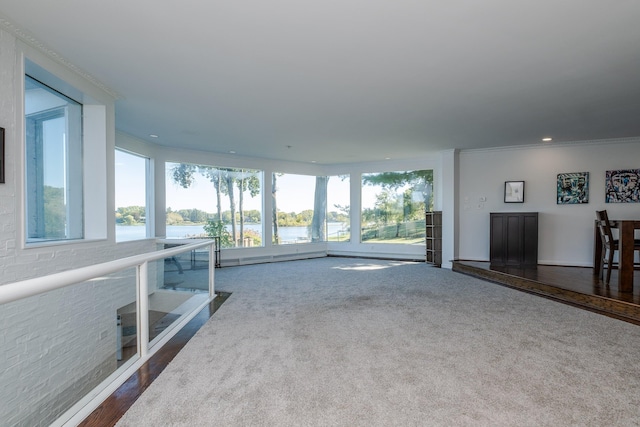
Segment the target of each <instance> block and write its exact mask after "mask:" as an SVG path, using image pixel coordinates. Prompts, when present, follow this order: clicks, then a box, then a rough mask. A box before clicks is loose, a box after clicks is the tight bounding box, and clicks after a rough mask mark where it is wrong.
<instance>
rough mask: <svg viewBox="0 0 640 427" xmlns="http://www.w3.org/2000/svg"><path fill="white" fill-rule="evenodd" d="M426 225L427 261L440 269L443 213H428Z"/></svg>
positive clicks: (426, 214)
mask: <svg viewBox="0 0 640 427" xmlns="http://www.w3.org/2000/svg"><path fill="white" fill-rule="evenodd" d="M425 225H426V236H425V244H426V247H427V254H426V255H427V258H426V261H427V263H429V264H433V265H435V266H436V267H440V266H441V265H442V211H431V212H426V213H425Z"/></svg>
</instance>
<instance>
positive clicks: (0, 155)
mask: <svg viewBox="0 0 640 427" xmlns="http://www.w3.org/2000/svg"><path fill="white" fill-rule="evenodd" d="M0 184H4V128H0Z"/></svg>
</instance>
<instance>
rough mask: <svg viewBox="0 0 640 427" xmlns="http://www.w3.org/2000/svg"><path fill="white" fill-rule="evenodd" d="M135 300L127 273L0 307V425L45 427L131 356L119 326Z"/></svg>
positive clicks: (132, 277)
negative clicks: (120, 316)
mask: <svg viewBox="0 0 640 427" xmlns="http://www.w3.org/2000/svg"><path fill="white" fill-rule="evenodd" d="M135 299H136V269H135V268H129V269H126V270H122V271H120V272H117V273H113V274H110V275H107V276H103V277H99V278H96V279H93V280H91V281H88V282H83V283H78V284H75V285H71V286H67V287H64V288H60V289H56V290H54V291H50V292H46V293H43V294H40V295H36V296H32V297H28V298H24V299H21V300H18V301H14V302H10V303H6V304H2V305H0V348H2V351H0V384H2V387H0V402H2V405H0V420H3V421H2V422H0V424H3V425H4V423H7V425H17V426H32V425H49V424H50V423H52V422H53V421H55V420H56V419H57V418H58V417H59V416H60V415H62V414H63V413H64V412H65V411H67V410H68V409H69V408H71V407H72V406H73V405H74V404H76V403H77V402H78V401H79V400H81V399H82V398H83V397H84V396H85V395H86V394H87V393H89V392H90V391H91V390H92V389H94V388H95V387H97V386H98V385H100V384H101V383H102V382H103V381H104V380H105V379H106V378H107V377H109V376H110V375H112V374H114V373H115V372H116V371H117V370H118V369H119V367H120V366H122V364H123V363H125V362H126V361H127V360H132V358H136V357H137V354H138V349H137V345H136V342H135V339H133V340H131V341H130V340H128V339H127V338H126V332H124V329H125V328H126V326H124V321H122V318H121V319H120V321H121V324H119V320H118V315H119V314H120V311H121V308H122V307H126V306H128V305H129V304H131V303H134V304H135ZM121 332H122V334H121ZM122 369H125V368H124V367H123V368H122Z"/></svg>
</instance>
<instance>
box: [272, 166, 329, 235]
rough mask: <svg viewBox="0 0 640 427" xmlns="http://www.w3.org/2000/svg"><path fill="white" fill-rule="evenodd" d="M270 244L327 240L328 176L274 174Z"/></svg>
mask: <svg viewBox="0 0 640 427" xmlns="http://www.w3.org/2000/svg"><path fill="white" fill-rule="evenodd" d="M272 180H273V195H272V196H273V216H272V221H273V223H272V225H273V243H274V244H277V245H278V244H290V243H309V242H324V241H326V240H327V184H328V182H329V177H327V176H309V175H294V174H287V173H274V174H273V175H272Z"/></svg>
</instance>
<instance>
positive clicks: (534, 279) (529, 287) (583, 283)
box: [453, 260, 640, 324]
mask: <svg viewBox="0 0 640 427" xmlns="http://www.w3.org/2000/svg"><path fill="white" fill-rule="evenodd" d="M453 271H457V272H460V273H464V274H469V275H471V276H475V277H479V278H482V279H485V280H489V281H491V282H495V283H499V284H501V285H505V286H509V287H512V288H516V289H519V290H522V291H525V292H530V293H534V294H537V295H541V296H544V297H547V298H551V299H554V300H557V301H561V302H564V303H567V304H571V305H574V306H577V307H581V308H584V309H587V310H591V311H595V312H598V313H601V314H604V315H607V316H610V317H615V318H617V319H621V320H625V321H627V322H631V323H635V324H640V271H635V275H634V283H635V287H634V291H633V292H630V293H625V292H619V291H618V286H617V280H618V276H617V274H618V272H617V270H613V272H612V275H611V283H610V284H609V286H605V285H604V283H603V282H602V281H601V280H600V279H599V278H598V277H597V276H594V275H593V270H592V269H591V268H587V267H562V266H551V265H538V267H537V268H532V269H519V268H512V267H491V266H490V264H489V262H483V261H464V260H461V261H454V263H453Z"/></svg>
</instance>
